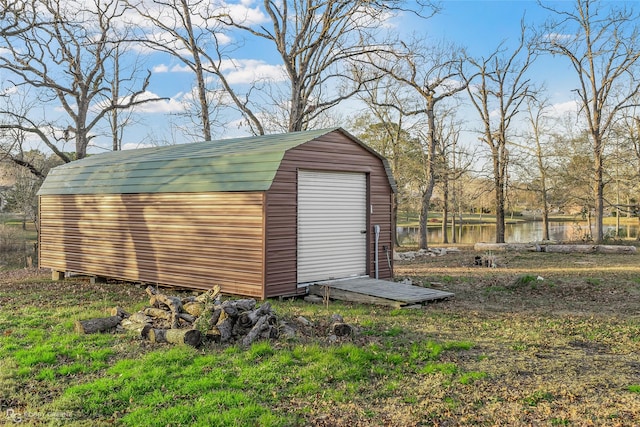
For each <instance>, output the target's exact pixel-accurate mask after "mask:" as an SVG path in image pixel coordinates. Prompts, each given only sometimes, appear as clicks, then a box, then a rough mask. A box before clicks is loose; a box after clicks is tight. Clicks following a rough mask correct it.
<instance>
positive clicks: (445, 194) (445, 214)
mask: <svg viewBox="0 0 640 427" xmlns="http://www.w3.org/2000/svg"><path fill="white" fill-rule="evenodd" d="M445 175H446V172H445ZM442 187H443V190H442V201H443V204H444V206H443V207H442V243H445V244H446V243H449V235H448V233H447V227H448V225H449V179H447V178H446V177H445V178H444V182H443V183H442Z"/></svg>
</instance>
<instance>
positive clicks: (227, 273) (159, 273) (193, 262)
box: [39, 192, 265, 298]
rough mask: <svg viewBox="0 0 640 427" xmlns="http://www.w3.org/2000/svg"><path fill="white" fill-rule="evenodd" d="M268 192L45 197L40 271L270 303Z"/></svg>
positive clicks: (43, 199)
mask: <svg viewBox="0 0 640 427" xmlns="http://www.w3.org/2000/svg"><path fill="white" fill-rule="evenodd" d="M263 206H264V193H262V192H250V193H242V192H239V193H199V194H194V193H170V194H169V193H167V194H161V193H157V194H123V195H44V196H41V197H40V215H41V216H40V218H41V230H40V237H39V241H40V246H39V250H40V265H41V266H42V267H45V268H52V269H55V270H61V271H72V272H78V273H84V274H90V275H98V276H106V277H113V278H119V279H124V280H130V281H140V282H150V283H160V284H165V285H173V286H181V287H186V288H193V289H209V288H210V287H211V286H213V285H214V284H220V285H221V286H222V289H223V292H226V293H232V294H241V295H247V296H255V297H258V298H263V297H264V292H263V283H264V281H263V278H264V272H265V265H264V212H263Z"/></svg>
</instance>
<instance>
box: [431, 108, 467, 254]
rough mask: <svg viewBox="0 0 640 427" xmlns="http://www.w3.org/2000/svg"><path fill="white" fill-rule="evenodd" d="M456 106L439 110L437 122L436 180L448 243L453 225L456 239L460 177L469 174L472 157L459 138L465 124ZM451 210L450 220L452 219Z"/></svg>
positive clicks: (445, 238)
mask: <svg viewBox="0 0 640 427" xmlns="http://www.w3.org/2000/svg"><path fill="white" fill-rule="evenodd" d="M454 110H455V107H454V108H449V109H447V110H446V111H444V112H442V113H441V114H440V120H439V121H438V124H437V131H438V137H437V143H438V146H437V158H438V161H437V163H436V165H437V180H438V182H439V185H440V186H441V188H442V243H449V233H448V232H447V228H448V227H449V226H450V227H451V236H452V242H453V243H456V240H457V237H456V227H457V218H456V215H458V214H460V207H459V202H460V200H459V199H460V189H459V186H460V183H459V180H460V178H461V177H462V176H463V175H465V174H468V172H469V170H470V168H471V165H472V157H473V156H471V155H469V152H468V150H467V149H466V148H465V147H463V146H462V145H461V144H460V143H459V142H460V132H461V130H462V129H461V128H462V125H461V123H459V122H458V121H457V120H458V119H457V118H456V116H455V112H454ZM449 214H451V221H449Z"/></svg>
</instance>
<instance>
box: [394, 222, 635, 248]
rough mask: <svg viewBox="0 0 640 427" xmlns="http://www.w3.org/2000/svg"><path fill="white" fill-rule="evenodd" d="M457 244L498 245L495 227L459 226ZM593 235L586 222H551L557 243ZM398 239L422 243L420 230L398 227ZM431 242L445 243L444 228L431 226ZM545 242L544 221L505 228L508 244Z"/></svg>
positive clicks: (630, 229) (631, 232) (623, 229)
mask: <svg viewBox="0 0 640 427" xmlns="http://www.w3.org/2000/svg"><path fill="white" fill-rule="evenodd" d="M604 232H605V235H608V236H615V232H616V230H615V226H605V229H604ZM448 233H449V242H452V241H453V239H452V238H451V230H450V229H449V230H448ZM456 233H457V240H456V242H457V243H467V244H473V243H477V242H495V241H496V226H495V224H463V225H462V226H458V227H456ZM638 233H639V230H638V226H637V225H630V226H620V233H619V236H620V237H622V238H637V236H638ZM586 235H593V232H591V233H589V226H588V224H587V223H586V222H550V223H549V237H550V239H551V240H556V241H577V240H581V239H583V238H584V237H585V236H586ZM398 240H399V241H400V244H403V245H405V244H406V245H409V244H415V243H417V241H418V228H417V227H398ZM427 240H428V242H429V243H432V244H433V243H436V244H437V243H441V242H442V229H441V228H440V227H429V229H428V233H427ZM540 240H542V222H540V221H527V222H517V223H513V224H506V225H505V241H506V242H507V243H527V242H536V241H540Z"/></svg>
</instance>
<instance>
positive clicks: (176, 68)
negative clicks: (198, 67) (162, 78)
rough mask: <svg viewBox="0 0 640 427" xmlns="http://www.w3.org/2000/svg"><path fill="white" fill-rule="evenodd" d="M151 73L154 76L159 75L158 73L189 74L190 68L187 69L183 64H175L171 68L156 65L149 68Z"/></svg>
mask: <svg viewBox="0 0 640 427" xmlns="http://www.w3.org/2000/svg"><path fill="white" fill-rule="evenodd" d="M151 71H153V72H154V73H156V74H160V73H190V72H191V68H189V67H187V66H186V65H184V64H175V65H172V66H169V65H167V64H158V65H155V66H153V68H151Z"/></svg>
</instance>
